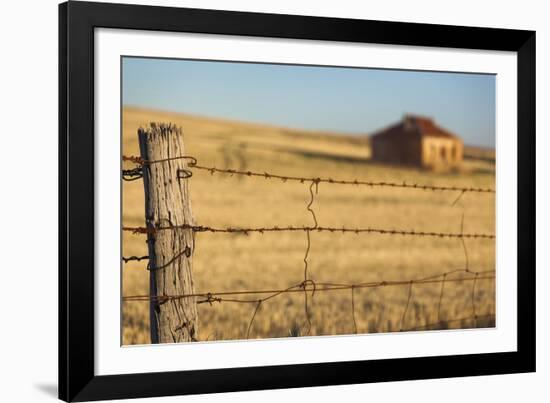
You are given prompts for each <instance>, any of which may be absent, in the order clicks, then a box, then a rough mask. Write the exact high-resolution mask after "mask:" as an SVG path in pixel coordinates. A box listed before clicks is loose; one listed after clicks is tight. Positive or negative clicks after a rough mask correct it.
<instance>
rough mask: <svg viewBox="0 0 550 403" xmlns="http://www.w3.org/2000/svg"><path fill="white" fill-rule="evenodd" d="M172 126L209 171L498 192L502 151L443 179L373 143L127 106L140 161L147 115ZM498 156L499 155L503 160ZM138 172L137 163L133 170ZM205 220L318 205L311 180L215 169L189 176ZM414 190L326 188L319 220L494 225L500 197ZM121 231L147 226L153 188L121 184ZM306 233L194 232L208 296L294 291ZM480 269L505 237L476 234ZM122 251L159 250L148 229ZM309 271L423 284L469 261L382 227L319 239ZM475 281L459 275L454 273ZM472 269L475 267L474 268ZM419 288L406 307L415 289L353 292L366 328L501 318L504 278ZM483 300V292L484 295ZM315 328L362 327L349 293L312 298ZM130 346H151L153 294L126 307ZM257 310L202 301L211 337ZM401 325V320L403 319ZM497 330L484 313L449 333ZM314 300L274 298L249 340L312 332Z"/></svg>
mask: <svg viewBox="0 0 550 403" xmlns="http://www.w3.org/2000/svg"><path fill="white" fill-rule="evenodd" d="M153 121H155V122H171V123H175V124H176V125H178V126H181V127H182V128H183V131H184V142H185V150H186V154H188V155H192V156H194V157H196V158H197V159H198V161H199V164H200V165H206V166H215V167H218V168H233V169H244V170H251V171H257V172H270V173H277V174H282V175H294V176H303V177H330V178H333V179H348V180H353V179H358V180H372V181H391V182H403V181H406V182H407V183H419V184H428V185H445V186H467V187H470V186H473V187H484V188H486V187H488V188H494V187H495V172H494V171H495V166H494V152H491V151H490V150H489V151H486V152H484V151H483V150H482V151H479V150H478V151H476V150H475V149H471V150H470V151H472V150H473V151H476V152H473V151H472V153H470V154H471V155H472V157H471V158H469V159H467V160H466V161H465V162H464V167H463V169H462V171H461V172H460V173H456V172H455V173H433V172H427V171H422V170H416V169H404V168H398V167H388V166H383V165H376V164H373V163H371V162H370V161H369V156H370V153H369V147H368V141H367V139H366V137H364V138H359V137H353V136H346V135H338V134H331V133H315V132H306V131H297V130H289V129H284V128H278V127H271V126H262V125H257V124H248V123H242V122H231V121H225V120H217V119H211V118H201V117H196V116H188V115H181V114H174V113H165V112H159V111H151V110H144V109H139V108H129V107H126V108H124V109H123V154H124V155H139V149H138V142H137V129H138V128H139V127H140V126H145V125H147V124H148V123H149V122H153ZM491 156H493V158H491ZM125 166H126V167H128V168H129V167H131V166H132V164H127V165H125ZM189 181H190V182H189V189H190V193H191V206H192V209H193V213H194V216H195V222H196V223H197V224H199V225H205V226H212V227H243V226H246V227H271V226H311V225H313V220H312V216H311V214H310V213H309V212H308V210H307V209H306V206H307V204H308V203H309V200H310V193H309V184H308V183H303V184H302V183H299V182H284V183H283V182H282V181H280V180H265V179H262V178H248V177H239V176H229V175H224V174H214V175H210V173H208V172H206V171H201V170H193V176H192V178H190V179H189ZM458 195H459V194H458V192H439V191H436V192H434V191H424V190H418V189H402V188H376V187H375V188H371V187H366V186H342V185H336V184H326V183H321V184H319V188H318V193H317V194H316V195H315V197H314V202H313V205H312V209H313V210H314V211H315V214H316V217H317V220H318V222H319V225H320V226H324V227H342V226H345V227H353V228H355V227H372V228H387V229H403V230H412V229H414V230H418V231H436V232H454V233H457V232H460V231H461V220H462V215H463V214H464V233H490V234H493V233H495V196H494V194H486V193H466V194H464V195H463V196H462V197H461V198H460V199H459V201H458V202H457V203H456V204H455V205H453V202H454V201H455V199H456V198H457V197H458ZM122 212H123V223H122V224H123V225H124V226H143V225H144V200H143V183H142V181H140V180H137V181H134V182H123V206H122ZM306 242H307V240H306V233H304V232H296V233H286V232H279V233H265V234H256V233H255V234H249V235H238V234H210V233H198V234H196V249H195V253H194V255H193V266H194V268H193V272H194V282H195V288H196V291H197V292H213V291H234V290H258V289H284V288H287V287H289V286H291V285H294V284H297V283H299V282H301V281H302V280H303V279H304V262H303V259H304V253H305V250H306ZM465 242H466V249H467V253H468V261H469V268H470V270H472V271H486V270H494V268H495V242H494V240H491V239H489V240H483V239H470V240H468V239H466V240H465ZM122 249H123V250H122V253H123V255H124V256H131V255H136V256H141V255H146V254H147V247H146V243H145V236H143V235H134V234H131V233H129V232H124V233H123V248H122ZM308 262H309V267H308V273H309V278H311V279H313V280H314V281H316V282H334V283H359V282H377V281H397V280H414V279H419V278H423V277H427V276H433V275H438V274H443V273H445V272H450V271H453V270H457V269H464V268H465V267H466V266H465V265H466V256H465V253H464V250H463V245H462V243H461V240H460V239H441V238H433V237H410V236H396V235H375V234H342V233H316V232H312V233H311V248H310V251H309V257H308ZM122 275H123V279H122V280H123V286H122V293H123V295H125V296H130V295H144V294H147V293H148V281H149V275H148V271H147V270H146V262H143V261H141V262H129V263H128V264H125V265H123V269H122ZM461 276H468V274H464V273H455V274H452V275H449V276H448V277H447V278H448V279H452V278H460V277H461ZM469 276H471V274H470V275H469ZM472 285H473V282H472V281H464V282H446V283H445V286H444V293H443V298H442V299H441V306H440V309H438V307H439V302H440V293H441V291H440V290H441V284H422V285H415V286H414V287H413V289H412V294H411V297H410V300H409V304H408V309H407V314H406V315H405V317H404V318H403V312H404V309H405V306H406V304H407V300H408V296H409V285H407V284H405V285H400V286H387V287H377V288H364V289H355V290H354V311H355V315H354V316H355V322H356V326H357V331H358V332H359V333H368V332H390V331H398V330H399V329H400V328H401V327H402V328H404V329H408V328H414V327H419V326H425V325H428V324H431V323H434V322H437V321H438V311H439V315H440V319H441V320H451V319H459V318H468V317H471V316H472V313H473V309H472V304H475V310H476V313H477V315H478V316H483V315H487V314H494V312H495V283H494V280H493V279H484V280H478V281H476V283H475V293H472V291H473V287H472ZM472 297H473V298H472ZM308 302H309V313H310V322H311V330H310V333H309V334H310V335H334V334H349V333H353V332H354V323H353V316H352V314H353V313H352V307H351V292H350V290H341V291H330V292H318V293H315V294H314V296H313V297H311V293H310V295H309V301H308ZM122 309H123V329H122V341H123V344H146V343H149V325H148V322H149V307H148V303H147V302H135V301H132V302H124V303H123V307H122ZM254 309H255V305H254V304H238V303H228V302H224V303H216V302H214V303H213V304H212V305H210V304H208V303H205V304H200V305H199V337H198V339H199V340H201V341H205V340H226V339H243V338H244V337H245V336H246V332H247V328H248V325H249V323H250V320H251V317H252V315H253V313H254ZM402 320H403V323H402ZM473 326H478V327H487V326H494V320H492V319H491V320H489V319H487V318H480V319H478V320H477V321H474V320H472V319H465V320H461V321H455V322H449V323H448V324H447V325H440V326H437V327H438V328H447V327H449V328H463V327H473ZM306 328H307V321H306V317H305V309H304V294H303V293H302V292H298V293H288V294H282V295H279V296H278V297H276V298H273V299H271V300H269V301H266V302H265V303H263V304H262V305H261V307H260V309H259V310H258V312H257V313H256V316H255V318H254V322H253V323H252V327H251V330H250V337H251V338H268V337H269V338H271V337H289V336H298V335H303V334H304V329H306Z"/></svg>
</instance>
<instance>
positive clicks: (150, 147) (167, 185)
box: [138, 123, 198, 343]
mask: <svg viewBox="0 0 550 403" xmlns="http://www.w3.org/2000/svg"><path fill="white" fill-rule="evenodd" d="M138 136H139V147H140V153H141V158H142V159H144V160H145V161H158V160H165V159H167V158H174V157H181V156H183V155H185V153H184V147H183V133H182V130H181V128H178V127H176V126H174V125H171V124H163V123H151V124H150V125H149V126H148V127H147V128H140V129H139V130H138ZM181 170H188V168H187V160H185V159H171V160H169V161H163V162H157V163H145V164H144V165H143V185H144V187H145V219H146V223H147V228H149V229H153V228H154V227H158V226H163V227H166V226H170V225H173V226H175V227H177V226H181V225H183V224H190V225H193V224H194V220H193V215H192V212H191V202H190V200H189V189H188V179H184V178H181V179H180V178H179V177H181V176H182V175H181V174H180V175H178V171H179V172H182V171H181ZM147 244H148V248H149V270H150V275H149V276H150V278H149V281H150V290H149V295H151V296H152V297H160V298H151V303H150V324H151V342H152V343H178V342H186V341H195V340H196V338H197V337H198V315H197V305H196V301H195V298H181V299H171V300H165V301H163V300H162V296H168V295H181V294H193V293H194V285H193V265H192V256H193V251H194V247H195V245H194V235H193V232H192V230H190V229H182V228H174V230H171V231H158V232H154V231H149V234H148V236H147Z"/></svg>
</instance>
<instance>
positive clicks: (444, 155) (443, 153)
mask: <svg viewBox="0 0 550 403" xmlns="http://www.w3.org/2000/svg"><path fill="white" fill-rule="evenodd" d="M440 152H441V159H445V158H446V157H447V149H446V148H445V147H441V151H440Z"/></svg>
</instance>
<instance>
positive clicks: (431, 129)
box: [373, 115, 459, 140]
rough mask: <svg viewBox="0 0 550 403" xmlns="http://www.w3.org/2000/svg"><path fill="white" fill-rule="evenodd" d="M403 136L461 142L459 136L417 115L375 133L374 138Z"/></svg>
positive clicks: (408, 116)
mask: <svg viewBox="0 0 550 403" xmlns="http://www.w3.org/2000/svg"><path fill="white" fill-rule="evenodd" d="M403 135H418V136H421V137H424V136H425V137H445V138H451V139H457V140H459V137H458V136H457V135H455V134H453V133H451V132H450V131H448V130H445V129H443V128H442V127H440V126H438V125H436V124H435V123H434V121H433V120H432V119H430V118H427V117H423V116H417V115H405V116H404V117H403V120H402V121H400V122H399V123H397V124H394V125H392V126H390V127H388V128H386V129H383V130H381V131H379V132H378V133H375V134H374V135H373V137H382V136H383V137H399V136H403Z"/></svg>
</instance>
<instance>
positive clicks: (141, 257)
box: [122, 255, 149, 263]
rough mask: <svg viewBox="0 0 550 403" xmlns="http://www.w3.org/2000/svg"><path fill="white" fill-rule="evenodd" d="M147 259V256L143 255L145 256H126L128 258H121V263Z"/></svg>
mask: <svg viewBox="0 0 550 403" xmlns="http://www.w3.org/2000/svg"><path fill="white" fill-rule="evenodd" d="M147 259H149V255H145V256H128V257H125V256H122V261H123V262H124V263H128V262H131V261H136V262H139V261H142V260H147Z"/></svg>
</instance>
